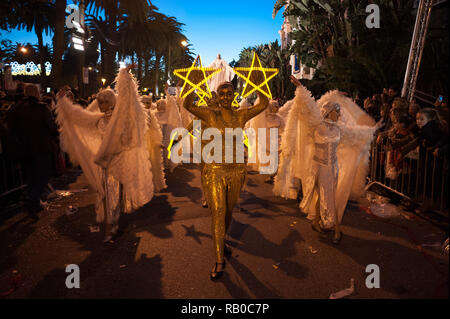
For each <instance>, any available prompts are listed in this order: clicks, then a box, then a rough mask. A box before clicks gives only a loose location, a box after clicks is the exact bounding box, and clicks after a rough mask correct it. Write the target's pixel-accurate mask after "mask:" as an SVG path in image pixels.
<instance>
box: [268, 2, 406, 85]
mask: <svg viewBox="0 0 450 319" xmlns="http://www.w3.org/2000/svg"><path fill="white" fill-rule="evenodd" d="M371 2H372V1H369V0H361V1H352V0H332V1H324V0H290V1H289V3H287V1H283V0H278V1H276V3H275V7H274V15H275V14H277V12H278V11H279V10H280V9H281V8H283V6H284V5H286V4H287V7H286V10H285V12H284V14H285V15H287V16H289V19H290V21H291V25H292V26H293V27H294V28H295V31H293V32H292V38H293V40H295V44H294V45H293V47H292V51H293V53H295V54H296V55H297V56H298V57H299V58H300V60H301V61H302V64H305V65H307V66H309V67H313V68H318V67H320V70H319V72H317V73H316V74H315V77H314V81H317V83H320V85H323V90H326V89H332V88H339V89H342V90H348V91H355V90H358V91H360V92H362V91H367V92H369V91H370V92H374V91H379V90H381V89H382V88H383V87H385V86H388V85H391V84H392V83H401V81H402V77H403V75H404V71H405V68H406V61H407V59H408V48H409V44H410V41H411V34H412V27H413V25H414V16H413V14H412V4H413V2H414V1H413V0H407V1H401V4H402V5H401V6H400V2H399V1H397V0H380V1H377V4H378V6H379V8H380V15H381V17H382V28H379V29H368V28H367V27H366V25H365V19H366V17H367V13H366V12H365V8H366V6H367V5H368V4H370V3H371ZM317 83H316V84H317Z"/></svg>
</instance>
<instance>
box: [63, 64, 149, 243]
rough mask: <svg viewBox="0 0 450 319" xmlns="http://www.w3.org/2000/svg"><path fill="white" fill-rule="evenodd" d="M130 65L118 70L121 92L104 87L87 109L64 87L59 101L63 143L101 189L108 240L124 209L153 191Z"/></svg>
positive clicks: (100, 211)
mask: <svg viewBox="0 0 450 319" xmlns="http://www.w3.org/2000/svg"><path fill="white" fill-rule="evenodd" d="M131 67H132V66H129V67H127V68H123V69H121V70H120V71H119V74H118V75H117V78H116V82H117V85H116V90H117V94H116V92H114V91H113V90H111V89H104V90H102V91H100V92H99V93H98V95H97V98H96V100H95V101H93V102H92V103H91V105H90V106H89V107H88V109H83V108H82V107H81V106H80V105H76V104H73V103H72V102H71V101H70V100H69V99H68V98H67V97H65V96H64V91H62V92H60V94H58V95H59V96H58V97H59V99H58V103H57V105H56V113H57V122H58V124H59V125H60V128H59V130H60V133H61V147H62V149H63V150H65V151H66V152H67V153H68V154H69V156H70V159H71V161H72V162H73V163H75V164H79V165H80V166H81V168H82V169H83V173H84V175H85V176H86V178H87V180H88V182H89V184H90V185H91V186H92V188H94V190H95V192H96V194H97V199H96V205H95V211H96V221H97V222H98V223H102V222H103V223H105V242H108V241H110V240H111V239H112V238H114V237H115V236H116V235H117V233H118V229H119V217H120V214H121V212H125V213H130V212H132V211H135V210H136V209H138V208H140V207H142V206H143V205H145V204H146V203H148V202H149V201H150V200H151V199H152V197H153V194H154V185H153V176H152V167H151V162H150V160H149V156H148V150H147V148H146V140H145V134H146V131H147V130H148V126H147V123H146V116H145V114H144V107H143V105H142V104H141V101H140V97H139V94H138V92H137V84H136V80H135V79H134V77H133V76H132V75H131V73H130V72H129V70H130V68H131Z"/></svg>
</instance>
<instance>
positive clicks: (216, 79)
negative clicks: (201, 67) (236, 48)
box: [208, 53, 235, 92]
mask: <svg viewBox="0 0 450 319" xmlns="http://www.w3.org/2000/svg"><path fill="white" fill-rule="evenodd" d="M209 67H210V68H215V69H222V71H221V72H220V73H219V74H217V75H216V76H213V77H212V78H211V79H210V80H209V81H208V85H209V89H210V90H211V91H213V92H216V90H217V88H218V87H219V85H220V84H221V83H223V82H231V80H233V78H234V75H235V73H234V71H233V68H232V67H231V66H229V65H228V63H227V62H225V60H223V59H222V57H221V55H220V53H219V54H218V55H217V58H216V59H215V60H214V61H213V63H211V65H210V66H209Z"/></svg>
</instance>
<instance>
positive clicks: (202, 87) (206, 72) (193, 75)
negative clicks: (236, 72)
mask: <svg viewBox="0 0 450 319" xmlns="http://www.w3.org/2000/svg"><path fill="white" fill-rule="evenodd" d="M221 71H222V69H217V68H204V67H203V66H202V59H201V58H200V56H199V55H198V56H197V58H195V61H194V63H192V66H191V67H190V68H186V69H177V70H174V71H173V74H175V75H176V76H178V77H179V78H180V79H182V80H184V84H183V88H182V89H181V92H180V96H181V98H183V99H184V98H185V97H186V96H188V95H189V94H191V93H192V91H195V93H196V94H197V95H198V97H199V98H200V101H199V104H198V105H206V102H205V97H206V96H207V97H208V98H211V97H212V95H211V90H210V89H209V86H208V80H209V79H211V78H212V77H213V76H215V75H216V74H217V73H219V72H221Z"/></svg>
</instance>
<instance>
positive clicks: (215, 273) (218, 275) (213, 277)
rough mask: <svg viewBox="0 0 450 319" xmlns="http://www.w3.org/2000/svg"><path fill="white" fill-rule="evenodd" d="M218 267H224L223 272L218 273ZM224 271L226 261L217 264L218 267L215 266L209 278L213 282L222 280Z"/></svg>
mask: <svg viewBox="0 0 450 319" xmlns="http://www.w3.org/2000/svg"><path fill="white" fill-rule="evenodd" d="M218 265H222V270H220V271H217V266H218ZM224 270H225V261H224V262H223V263H216V265H215V266H214V269H213V271H211V273H210V274H209V278H210V279H211V280H212V281H215V280H218V279H220V278H221V277H222V275H223V272H224Z"/></svg>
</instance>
